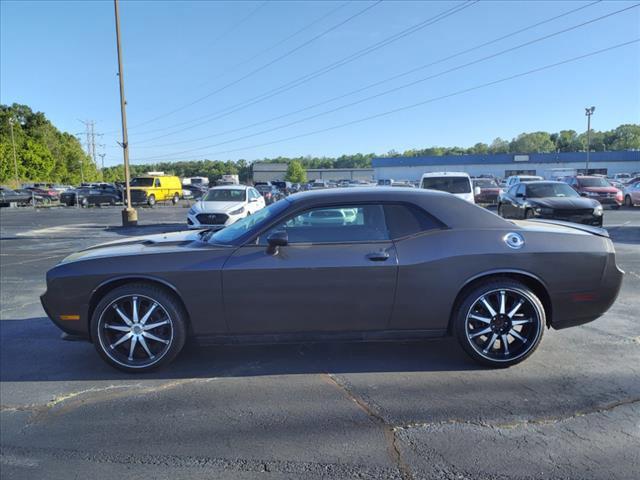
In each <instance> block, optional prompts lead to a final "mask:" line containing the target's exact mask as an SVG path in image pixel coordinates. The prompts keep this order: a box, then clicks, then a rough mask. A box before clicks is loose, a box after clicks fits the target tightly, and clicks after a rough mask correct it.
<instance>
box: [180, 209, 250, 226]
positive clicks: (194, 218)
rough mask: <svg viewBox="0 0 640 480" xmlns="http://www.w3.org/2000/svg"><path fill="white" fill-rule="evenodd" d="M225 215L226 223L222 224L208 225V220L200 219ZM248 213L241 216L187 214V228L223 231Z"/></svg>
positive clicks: (222, 222)
mask: <svg viewBox="0 0 640 480" xmlns="http://www.w3.org/2000/svg"><path fill="white" fill-rule="evenodd" d="M207 214H210V215H224V216H225V217H226V219H224V221H220V223H208V221H207V220H205V219H203V218H202V217H200V218H198V217H199V216H201V215H207ZM245 215H246V213H241V214H239V215H229V214H228V213H222V212H216V213H214V212H199V213H195V214H192V213H188V214H187V227H188V228H190V229H193V230H196V229H202V228H208V229H210V230H222V229H223V228H224V227H228V226H229V225H231V224H232V223H235V222H237V221H238V220H240V219H241V218H243V217H244V216H245Z"/></svg>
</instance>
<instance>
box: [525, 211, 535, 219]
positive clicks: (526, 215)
mask: <svg viewBox="0 0 640 480" xmlns="http://www.w3.org/2000/svg"><path fill="white" fill-rule="evenodd" d="M535 216H536V214H535V213H533V210H531V209H528V210H527V211H526V212H524V218H527V219H529V218H534V217H535Z"/></svg>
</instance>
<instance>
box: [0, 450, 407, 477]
mask: <svg viewBox="0 0 640 480" xmlns="http://www.w3.org/2000/svg"><path fill="white" fill-rule="evenodd" d="M42 456H45V457H48V458H51V459H54V460H59V461H65V462H67V461H69V460H76V461H86V462H93V463H110V464H123V465H143V466H158V467H162V468H199V469H209V470H217V471H223V472H224V471H237V472H259V473H263V472H271V473H280V474H289V475H296V476H299V477H300V478H305V477H307V476H310V475H314V476H318V477H321V478H326V477H331V478H356V477H357V478H363V479H378V478H399V477H398V476H397V473H396V472H395V471H394V470H391V469H385V468H380V467H371V466H366V465H358V464H352V465H347V464H337V463H320V462H299V461H291V460H257V459H241V458H237V459H228V458H214V457H200V456H182V455H162V454H153V455H152V454H134V453H117V452H114V453H110V452H104V451H101V452H84V451H80V450H72V449H58V448H56V449H49V448H37V447H28V448H27V447H17V446H9V445H3V446H2V447H0V465H2V464H10V463H13V464H16V463H22V464H34V463H36V462H37V460H34V459H33V457H40V458H41V457H42ZM33 466H35V465H33Z"/></svg>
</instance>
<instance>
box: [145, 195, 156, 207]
mask: <svg viewBox="0 0 640 480" xmlns="http://www.w3.org/2000/svg"><path fill="white" fill-rule="evenodd" d="M147 204H148V205H149V206H150V207H153V206H154V205H155V204H156V196H155V195H153V194H151V195H149V198H147Z"/></svg>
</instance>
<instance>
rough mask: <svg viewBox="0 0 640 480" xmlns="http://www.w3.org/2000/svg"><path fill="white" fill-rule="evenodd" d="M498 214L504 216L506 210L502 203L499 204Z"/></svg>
mask: <svg viewBox="0 0 640 480" xmlns="http://www.w3.org/2000/svg"><path fill="white" fill-rule="evenodd" d="M498 215H500V216H501V217H504V211H503V210H502V204H501V203H499V204H498Z"/></svg>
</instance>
